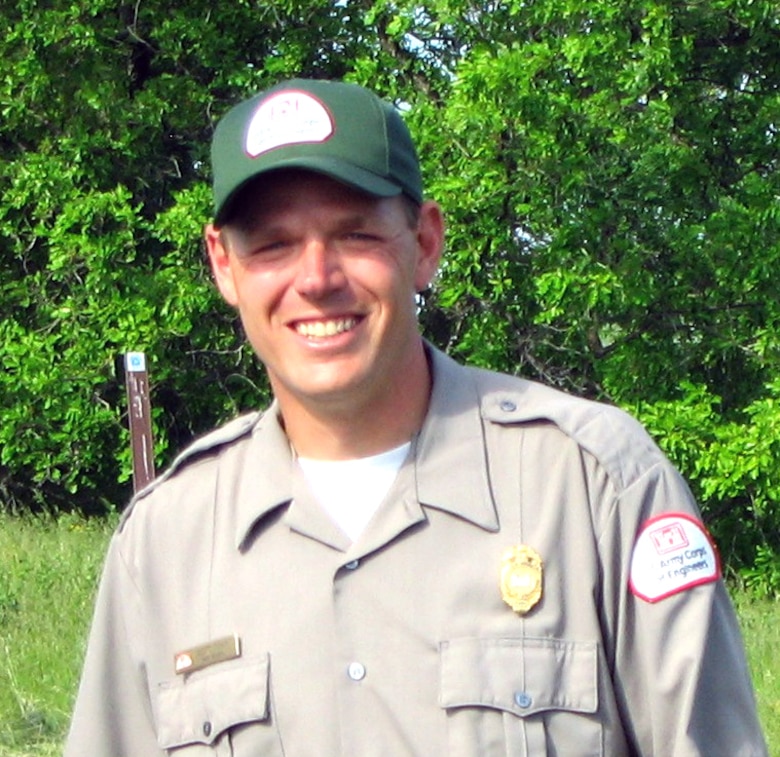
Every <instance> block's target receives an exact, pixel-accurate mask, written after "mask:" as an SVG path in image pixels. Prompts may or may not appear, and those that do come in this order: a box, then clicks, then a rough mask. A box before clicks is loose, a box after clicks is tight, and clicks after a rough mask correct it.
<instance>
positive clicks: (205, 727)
mask: <svg viewBox="0 0 780 757" xmlns="http://www.w3.org/2000/svg"><path fill="white" fill-rule="evenodd" d="M203 735H204V736H206V738H208V737H209V736H211V723H209V721H208V720H207V721H206V722H205V723H204V724H203Z"/></svg>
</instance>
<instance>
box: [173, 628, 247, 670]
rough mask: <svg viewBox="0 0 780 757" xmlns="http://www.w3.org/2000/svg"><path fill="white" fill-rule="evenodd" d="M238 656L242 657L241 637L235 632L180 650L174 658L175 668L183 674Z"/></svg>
mask: <svg viewBox="0 0 780 757" xmlns="http://www.w3.org/2000/svg"><path fill="white" fill-rule="evenodd" d="M236 657H241V639H239V637H238V635H237V634H233V635H232V636H225V637H224V638H222V639H215V640H214V641H209V642H208V643H207V644H201V645H200V646H198V647H193V648H192V649H187V650H185V651H184V652H178V653H177V654H176V655H174V658H173V668H174V670H175V671H176V673H177V674H179V675H183V674H184V673H192V672H193V671H195V670H200V669H201V668H207V667H208V666H209V665H215V664H216V663H218V662H226V661H227V660H234V659H235V658H236Z"/></svg>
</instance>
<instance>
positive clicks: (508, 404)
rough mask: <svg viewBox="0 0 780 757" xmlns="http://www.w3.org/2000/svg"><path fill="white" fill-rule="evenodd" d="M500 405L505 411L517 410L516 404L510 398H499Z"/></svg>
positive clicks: (512, 411)
mask: <svg viewBox="0 0 780 757" xmlns="http://www.w3.org/2000/svg"><path fill="white" fill-rule="evenodd" d="M500 407H501V409H502V410H503V411H504V412H505V413H514V411H515V410H517V405H516V404H515V403H514V402H512V400H501V405H500Z"/></svg>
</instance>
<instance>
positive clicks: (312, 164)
mask: <svg viewBox="0 0 780 757" xmlns="http://www.w3.org/2000/svg"><path fill="white" fill-rule="evenodd" d="M290 169H300V170H305V171H312V172H313V173H318V174H322V175H324V176H328V177H329V178H331V179H334V180H335V181H338V182H341V183H342V184H346V185H347V186H350V187H353V188H354V189H357V190H358V191H360V192H365V193H366V194H369V195H372V196H373V197H396V196H398V195H400V194H403V191H404V190H403V187H401V185H400V184H395V183H393V182H391V181H388V180H387V179H383V178H382V177H380V176H377V175H376V174H373V173H371V172H370V171H366V170H364V169H362V168H358V167H357V166H354V165H352V164H351V163H347V162H345V161H341V160H337V159H334V158H317V157H313V156H306V157H291V158H287V159H286V160H280V161H278V162H276V163H274V164H273V165H272V166H268V167H267V168H263V169H260V170H258V171H254V172H253V173H251V174H250V175H248V176H247V177H246V178H245V179H244V180H243V181H242V182H241V183H239V184H238V185H237V186H236V187H235V189H233V191H232V192H230V194H229V195H228V196H227V197H226V198H225V199H224V201H223V202H222V204H221V205H220V206H219V207H218V208H216V209H215V215H214V223H215V224H216V225H217V226H220V225H222V224H224V223H226V222H227V221H228V220H229V218H230V215H231V213H232V211H233V209H234V208H235V206H236V201H237V200H238V198H239V196H240V195H241V194H242V192H243V191H244V190H245V189H246V188H247V186H248V185H249V184H251V183H253V182H254V181H255V180H256V179H258V178H260V177H261V176H269V175H271V174H273V173H276V172H278V171H285V170H290Z"/></svg>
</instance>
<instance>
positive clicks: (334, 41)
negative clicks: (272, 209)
mask: <svg viewBox="0 0 780 757" xmlns="http://www.w3.org/2000/svg"><path fill="white" fill-rule="evenodd" d="M0 20H1V21H2V24H3V30H4V34H3V37H2V41H1V42H0V46H1V49H2V52H3V55H2V57H1V58H0V71H2V76H0V103H1V105H0V114H1V115H2V125H1V126H0V150H2V156H3V161H2V163H0V197H1V198H2V199H1V200H0V258H1V259H2V261H3V267H4V272H5V276H4V277H3V280H2V281H0V309H1V310H2V317H1V318H0V360H2V364H3V368H4V370H3V372H2V374H1V375H0V396H2V398H3V399H2V405H1V406H0V413H1V415H0V421H1V422H0V502H1V503H2V504H0V507H5V508H6V509H22V508H26V507H29V506H34V507H38V508H42V507H52V508H56V509H65V510H68V509H71V508H79V509H82V510H85V511H100V510H102V509H105V508H106V507H108V506H109V505H110V504H112V503H113V504H119V503H121V502H122V501H123V500H124V499H125V498H126V496H127V494H128V491H127V490H128V481H129V472H130V467H129V462H130V461H129V451H128V440H127V431H126V429H125V426H126V422H125V421H126V419H125V410H124V390H123V388H122V386H121V383H120V381H119V379H118V378H117V376H116V375H115V371H114V362H115V359H116V356H117V355H118V354H119V353H121V352H124V351H126V350H130V349H132V350H143V351H145V352H146V353H147V355H148V357H149V362H150V370H151V380H152V388H151V391H152V402H153V407H154V414H155V415H154V426H155V439H156V450H155V451H156V456H157V463H158V465H159V466H162V465H164V464H165V463H166V462H167V461H168V460H170V457H171V455H172V454H173V453H174V452H175V451H176V450H177V449H179V448H180V447H181V446H182V445H183V444H185V443H186V442H187V441H188V440H189V439H190V438H191V437H192V436H193V435H194V434H197V433H200V432H201V431H203V430H205V429H206V428H209V427H211V426H213V425H214V424H216V423H218V422H219V421H220V420H223V419H225V418H227V417H228V416H230V415H233V414H235V413H237V412H239V411H241V410H243V409H246V408H249V407H254V406H257V405H259V404H262V403H263V402H265V401H266V399H267V396H268V390H267V385H266V382H265V379H264V377H263V374H262V371H261V370H260V368H259V367H258V366H257V365H256V363H255V361H254V359H253V357H252V356H251V354H250V353H249V350H248V349H247V348H246V346H245V345H244V342H243V338H242V335H241V333H240V329H239V327H238V326H237V324H236V320H235V318H234V316H233V315H232V313H230V312H229V311H228V310H227V309H226V308H224V307H223V306H221V305H220V303H219V302H218V298H217V296H216V295H215V293H214V291H213V288H212V287H211V286H210V282H209V277H208V274H207V271H206V270H205V266H204V265H203V253H202V246H201V242H200V236H201V227H202V224H203V223H204V221H206V220H207V219H208V216H209V207H210V200H209V190H208V179H209V165H208V143H209V138H210V134H211V130H212V129H213V125H214V123H215V122H216V120H217V119H218V118H219V116H220V115H221V114H222V113H223V112H224V111H225V110H226V108H227V107H228V106H229V105H230V104H232V103H233V102H234V101H236V100H237V99H238V98H239V97H241V96H242V95H244V94H246V93H249V92H252V91H255V90H257V89H259V88H261V87H263V86H265V85H267V84H270V83H272V82H275V81H277V80H278V79H280V78H282V77H287V76H292V75H304V76H315V77H334V78H346V79H349V80H353V81H356V82H359V83H362V84H366V85H369V86H371V87H372V88H374V89H375V90H377V91H378V92H379V93H380V94H382V95H384V96H386V97H388V98H391V99H393V100H394V101H395V102H397V103H398V105H399V106H400V107H401V108H402V109H403V112H404V113H405V117H406V118H407V121H408V123H409V124H410V127H411V128H412V130H413V132H414V134H415V137H416V139H417V142H418V145H419V149H420V155H421V159H422V162H423V169H424V174H425V177H426V184H427V187H428V193H429V195H430V196H432V197H434V198H436V199H439V200H440V201H441V202H442V204H443V205H444V207H445V210H446V212H447V215H448V218H449V232H448V234H449V236H448V251H447V255H446V259H445V261H444V264H443V266H442V271H441V274H440V276H439V278H438V280H437V282H436V283H435V285H434V286H433V287H432V288H431V290H430V292H428V293H426V297H425V300H424V304H423V307H422V311H421V321H422V325H423V328H424V330H425V333H426V335H427V336H428V337H429V338H431V339H432V340H433V341H434V342H436V343H437V344H439V345H441V346H443V347H445V348H447V349H448V350H449V351H450V352H452V353H454V354H456V355H457V356H459V357H460V358H463V359H464V360H468V361H470V362H472V363H476V364H479V365H484V366H490V367H494V368H499V369H503V370H507V371H510V372H517V373H523V374H525V375H527V376H530V377H532V378H537V379H541V380H543V381H545V382H548V383H551V384H553V385H556V386H560V387H563V388H565V389H568V390H570V391H574V392H576V393H579V394H583V395H586V396H591V397H599V398H602V399H606V400H609V401H612V402H615V403H617V404H620V405H623V406H625V407H628V408H629V409H633V410H634V411H635V412H637V413H638V414H639V416H640V417H641V418H642V420H644V421H645V422H646V423H647V424H648V425H649V427H650V429H651V431H652V432H653V433H655V434H656V437H657V438H658V440H659V441H660V442H661V444H662V445H663V446H664V447H665V449H666V450H667V451H668V452H669V454H670V456H671V457H672V459H673V460H674V462H675V463H676V464H677V465H679V467H680V468H681V470H682V472H683V473H684V475H685V476H686V477H687V478H688V479H689V480H690V481H691V484H692V486H693V488H694V490H695V492H696V494H697V495H698V496H699V498H700V500H701V502H702V505H703V509H704V511H705V515H706V517H707V519H708V522H709V523H710V525H711V526H712V528H713V531H715V533H716V534H717V535H718V537H719V541H720V542H721V546H722V550H723V552H724V554H725V556H726V557H727V561H728V562H729V564H730V566H731V568H732V570H734V571H738V570H740V569H745V570H751V569H755V570H759V571H762V575H763V574H764V573H767V571H769V568H766V570H764V568H762V567H760V566H770V565H772V564H774V563H773V560H776V559H777V556H778V555H780V543H778V539H779V538H780V537H778V533H780V527H779V526H780V513H778V504H777V503H778V491H777V486H776V484H775V483H773V482H777V481H780V476H778V473H779V471H778V470H777V466H778V464H777V463H776V460H777V459H778V450H777V446H776V444H777V443H776V442H775V439H776V438H777V424H778V422H780V421H779V420H778V418H779V417H780V413H779V411H778V407H777V395H778V391H779V387H778V384H777V383H776V380H775V376H776V375H777V373H778V370H777V369H778V362H780V343H779V340H780V337H779V336H778V335H779V334H780V299H778V297H777V295H776V281H777V279H778V277H779V274H780V209H779V208H780V204H779V203H778V199H780V171H778V170H777V169H778V152H779V150H780V146H779V145H778V125H777V113H778V112H780V87H779V86H778V82H780V13H778V9H777V5H776V3H773V2H768V1H767V0H756V1H754V2H743V0H717V1H713V2H708V3H700V2H696V3H694V2H678V3H671V4H670V3H668V2H660V0H629V1H628V2H626V1H625V0H621V1H620V2H618V0H597V2H588V3H585V2H583V1H582V0H539V2H534V3H528V2H516V1H515V0H504V1H502V2H495V1H493V0H486V1H485V2H481V3H473V2H468V3H466V2H462V0H429V1H428V2H413V1H412V0H345V1H344V2H338V3H334V2H332V1H331V0H281V1H275V2H265V1H264V0H258V1H257V2H249V1H248V0H238V1H237V2H233V3H230V4H227V5H224V6H221V7H219V8H218V9H217V8H215V7H214V4H213V3H208V2H205V0H192V1H191V2H187V3H170V2H166V3H163V2H161V0H148V1H147V2H145V3H142V4H137V3H124V4H122V3H120V4H119V5H117V4H115V3H114V4H109V3H106V2H105V0H83V1H82V2H79V3H73V2H71V0H52V2H49V3H46V4H40V3H33V2H30V1H29V0H25V2H21V3H16V4H15V5H13V6H12V7H9V8H4V9H3V10H2V11H0ZM204 388H207V391H204ZM745 575H746V580H748V579H749V577H750V575H751V574H745ZM751 580H752V579H751Z"/></svg>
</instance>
